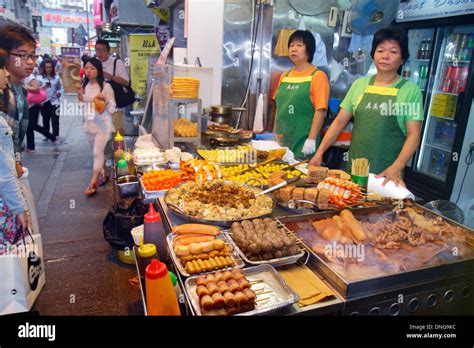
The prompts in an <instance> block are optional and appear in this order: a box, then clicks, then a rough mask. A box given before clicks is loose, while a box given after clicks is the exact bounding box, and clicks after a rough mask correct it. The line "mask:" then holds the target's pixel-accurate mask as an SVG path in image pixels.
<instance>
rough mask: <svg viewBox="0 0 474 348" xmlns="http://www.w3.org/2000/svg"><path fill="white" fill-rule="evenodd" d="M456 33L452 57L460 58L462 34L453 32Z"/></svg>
mask: <svg viewBox="0 0 474 348" xmlns="http://www.w3.org/2000/svg"><path fill="white" fill-rule="evenodd" d="M453 35H454V39H453V42H452V50H451V51H452V56H451V58H450V59H453V60H454V59H459V57H458V49H459V47H460V46H461V39H462V38H461V36H462V34H459V33H458V34H453Z"/></svg>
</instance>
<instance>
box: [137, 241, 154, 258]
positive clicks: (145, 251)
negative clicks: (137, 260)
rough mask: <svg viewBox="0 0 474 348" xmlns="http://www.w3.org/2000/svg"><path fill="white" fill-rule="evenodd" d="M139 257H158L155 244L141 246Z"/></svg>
mask: <svg viewBox="0 0 474 348" xmlns="http://www.w3.org/2000/svg"><path fill="white" fill-rule="evenodd" d="M138 255H140V257H152V256H154V255H156V246H155V244H151V243H148V244H142V245H140V247H139V248H138Z"/></svg>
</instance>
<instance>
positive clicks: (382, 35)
mask: <svg viewBox="0 0 474 348" xmlns="http://www.w3.org/2000/svg"><path fill="white" fill-rule="evenodd" d="M387 40H391V41H395V42H398V44H399V45H400V51H401V54H402V66H403V64H405V62H406V61H407V60H408V58H410V52H409V51H408V35H407V33H406V32H405V30H403V29H401V28H395V27H387V28H382V29H379V30H377V32H376V33H375V34H374V39H373V40H372V51H370V56H371V57H372V59H374V55H375V50H376V49H377V46H378V45H380V44H381V43H382V42H384V41H387ZM402 66H400V69H399V73H400V72H401V67H402Z"/></svg>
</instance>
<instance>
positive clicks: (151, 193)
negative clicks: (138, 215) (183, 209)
mask: <svg viewBox="0 0 474 348" xmlns="http://www.w3.org/2000/svg"><path fill="white" fill-rule="evenodd" d="M140 186H141V188H142V193H143V197H144V198H145V199H157V198H159V197H164V196H165V195H166V192H168V190H160V191H147V189H146V188H145V185H144V184H143V176H140Z"/></svg>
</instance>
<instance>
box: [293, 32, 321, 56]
mask: <svg viewBox="0 0 474 348" xmlns="http://www.w3.org/2000/svg"><path fill="white" fill-rule="evenodd" d="M293 41H302V42H303V43H304V44H305V46H306V54H307V55H308V63H311V62H312V61H313V57H314V51H316V40H315V39H314V36H313V34H312V33H311V32H310V31H308V30H297V31H295V32H294V33H293V34H291V36H290V38H289V39H288V48H289V47H290V45H291V43H292V42H293Z"/></svg>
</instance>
